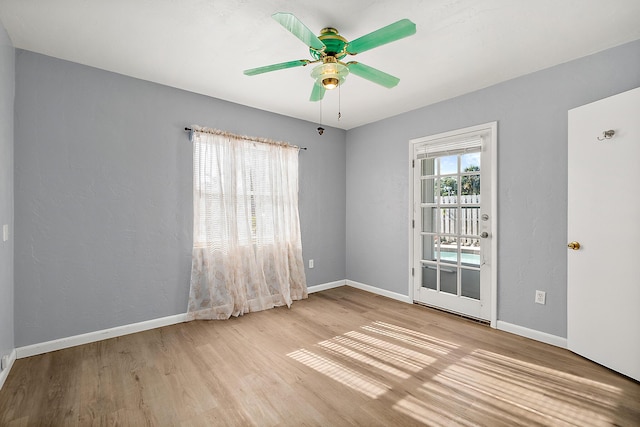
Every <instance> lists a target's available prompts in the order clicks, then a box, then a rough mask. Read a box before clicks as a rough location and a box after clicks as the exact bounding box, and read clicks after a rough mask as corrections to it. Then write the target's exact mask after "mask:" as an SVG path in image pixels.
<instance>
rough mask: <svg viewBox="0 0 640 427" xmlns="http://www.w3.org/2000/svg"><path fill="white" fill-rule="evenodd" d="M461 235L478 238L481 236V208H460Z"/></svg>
mask: <svg viewBox="0 0 640 427" xmlns="http://www.w3.org/2000/svg"><path fill="white" fill-rule="evenodd" d="M458 223H459V224H460V234H461V235H465V236H477V235H479V234H480V208H479V207H462V208H460V221H458Z"/></svg>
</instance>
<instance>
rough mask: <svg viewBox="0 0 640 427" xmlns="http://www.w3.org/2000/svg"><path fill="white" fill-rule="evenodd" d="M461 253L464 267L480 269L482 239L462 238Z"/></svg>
mask: <svg viewBox="0 0 640 427" xmlns="http://www.w3.org/2000/svg"><path fill="white" fill-rule="evenodd" d="M460 252H461V253H460V261H461V262H462V264H463V265H468V266H472V267H480V239H472V238H467V237H462V238H460Z"/></svg>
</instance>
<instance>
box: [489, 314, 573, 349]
mask: <svg viewBox="0 0 640 427" xmlns="http://www.w3.org/2000/svg"><path fill="white" fill-rule="evenodd" d="M496 326H497V329H500V330H501V331H505V332H510V333H512V334H516V335H520V336H522V337H525V338H530V339H532V340H536V341H540V342H543V343H547V344H551V345H555V346H556V347H561V348H567V339H566V338H562V337H559V336H557V335H551V334H548V333H546V332H540V331H536V330H535V329H529V328H525V327H524V326H518V325H514V324H513V323H507V322H504V321H502V320H498V322H497V325H496Z"/></svg>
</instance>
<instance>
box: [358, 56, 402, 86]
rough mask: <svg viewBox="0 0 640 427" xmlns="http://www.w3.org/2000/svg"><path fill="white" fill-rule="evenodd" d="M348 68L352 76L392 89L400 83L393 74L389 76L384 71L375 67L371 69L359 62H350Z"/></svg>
mask: <svg viewBox="0 0 640 427" xmlns="http://www.w3.org/2000/svg"><path fill="white" fill-rule="evenodd" d="M347 67H349V71H350V72H351V73H352V74H355V75H356V76H359V77H362V78H363V79H367V80H370V81H372V82H374V83H377V84H379V85H381V86H384V87H388V88H392V87H394V86H395V85H397V84H398V82H399V81H400V79H399V78H397V77H394V76H392V75H391V74H387V73H385V72H383V71H380V70H377V69H375V68H373V67H369V66H368V65H364V64H361V63H359V62H355V61H353V62H348V63H347Z"/></svg>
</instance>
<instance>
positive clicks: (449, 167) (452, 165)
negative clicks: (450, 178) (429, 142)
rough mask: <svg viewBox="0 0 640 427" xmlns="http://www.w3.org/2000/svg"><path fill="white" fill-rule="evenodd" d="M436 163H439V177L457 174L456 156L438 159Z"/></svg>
mask: <svg viewBox="0 0 640 427" xmlns="http://www.w3.org/2000/svg"><path fill="white" fill-rule="evenodd" d="M438 163H440V175H449V174H454V173H458V156H456V155H454V156H444V157H438Z"/></svg>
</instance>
